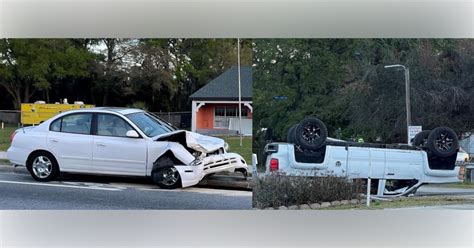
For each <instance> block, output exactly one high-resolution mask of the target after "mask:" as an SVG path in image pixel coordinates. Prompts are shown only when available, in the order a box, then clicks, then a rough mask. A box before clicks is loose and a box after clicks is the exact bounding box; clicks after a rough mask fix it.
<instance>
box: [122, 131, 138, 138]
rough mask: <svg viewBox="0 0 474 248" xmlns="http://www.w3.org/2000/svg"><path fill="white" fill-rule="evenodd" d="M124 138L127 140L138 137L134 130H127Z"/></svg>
mask: <svg viewBox="0 0 474 248" xmlns="http://www.w3.org/2000/svg"><path fill="white" fill-rule="evenodd" d="M125 136H127V137H128V138H140V135H139V134H138V133H137V131H135V130H128V131H127V133H126V134H125Z"/></svg>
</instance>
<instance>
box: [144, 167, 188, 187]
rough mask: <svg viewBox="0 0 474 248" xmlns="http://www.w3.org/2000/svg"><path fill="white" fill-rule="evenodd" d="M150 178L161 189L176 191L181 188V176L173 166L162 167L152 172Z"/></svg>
mask: <svg viewBox="0 0 474 248" xmlns="http://www.w3.org/2000/svg"><path fill="white" fill-rule="evenodd" d="M151 178H152V180H153V182H154V183H155V184H157V185H158V186H159V187H160V188H162V189H176V188H180V187H181V176H180V175H179V172H178V170H177V169H176V167H174V166H167V167H162V168H158V169H156V170H154V171H153V172H152V174H151Z"/></svg>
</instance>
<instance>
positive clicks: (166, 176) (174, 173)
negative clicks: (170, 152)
mask: <svg viewBox="0 0 474 248" xmlns="http://www.w3.org/2000/svg"><path fill="white" fill-rule="evenodd" d="M161 176H162V178H163V180H162V182H161V183H162V184H164V185H166V186H172V185H174V184H176V183H177V182H178V180H179V172H178V170H177V169H176V168H174V167H170V168H167V169H164V170H162V174H161Z"/></svg>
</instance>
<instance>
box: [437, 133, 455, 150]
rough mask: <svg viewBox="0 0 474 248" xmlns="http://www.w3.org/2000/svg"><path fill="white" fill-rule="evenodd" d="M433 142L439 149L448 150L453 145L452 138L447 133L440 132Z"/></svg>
mask: <svg viewBox="0 0 474 248" xmlns="http://www.w3.org/2000/svg"><path fill="white" fill-rule="evenodd" d="M435 144H436V147H437V148H438V150H440V151H450V150H451V149H452V147H453V139H452V138H450V137H449V135H448V134H447V133H445V132H442V133H440V135H439V136H438V138H436V141H435Z"/></svg>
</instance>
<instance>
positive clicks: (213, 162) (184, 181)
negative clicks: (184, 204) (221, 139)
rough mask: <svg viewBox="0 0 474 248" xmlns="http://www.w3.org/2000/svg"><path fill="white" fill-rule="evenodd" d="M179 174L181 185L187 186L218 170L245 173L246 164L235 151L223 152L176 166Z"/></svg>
mask: <svg viewBox="0 0 474 248" xmlns="http://www.w3.org/2000/svg"><path fill="white" fill-rule="evenodd" d="M176 169H177V170H178V171H179V174H180V176H181V185H182V186H183V187H189V186H193V185H196V184H198V183H199V182H200V181H201V180H202V179H203V178H204V177H205V176H206V175H209V174H213V173H218V172H224V171H227V172H235V171H239V172H243V173H245V174H246V173H247V171H248V166H247V162H246V161H245V159H244V158H242V156H240V155H239V154H237V153H223V154H217V155H211V156H207V157H205V158H203V159H201V160H196V161H194V162H193V163H191V164H190V165H186V166H176Z"/></svg>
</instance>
